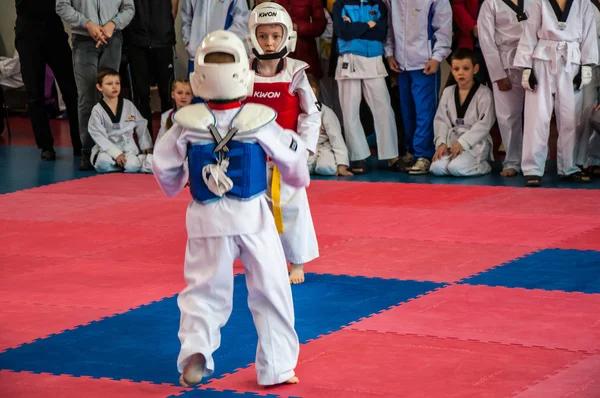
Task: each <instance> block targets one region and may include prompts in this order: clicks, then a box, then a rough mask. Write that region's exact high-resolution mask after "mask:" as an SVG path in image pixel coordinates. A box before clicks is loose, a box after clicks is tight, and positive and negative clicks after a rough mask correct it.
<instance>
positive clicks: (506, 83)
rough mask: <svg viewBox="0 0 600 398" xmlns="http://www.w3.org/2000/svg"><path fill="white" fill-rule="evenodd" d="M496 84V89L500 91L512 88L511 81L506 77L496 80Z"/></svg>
mask: <svg viewBox="0 0 600 398" xmlns="http://www.w3.org/2000/svg"><path fill="white" fill-rule="evenodd" d="M496 84H497V85H498V90H500V91H510V89H511V88H512V83H511V82H510V79H509V78H508V77H505V78H504V79H500V80H498V81H497V82H496Z"/></svg>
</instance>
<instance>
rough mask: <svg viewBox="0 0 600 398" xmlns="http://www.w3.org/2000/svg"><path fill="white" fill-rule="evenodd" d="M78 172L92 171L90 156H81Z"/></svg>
mask: <svg viewBox="0 0 600 398" xmlns="http://www.w3.org/2000/svg"><path fill="white" fill-rule="evenodd" d="M79 170H80V171H89V170H94V166H92V162H91V161H90V155H87V154H81V160H80V161H79Z"/></svg>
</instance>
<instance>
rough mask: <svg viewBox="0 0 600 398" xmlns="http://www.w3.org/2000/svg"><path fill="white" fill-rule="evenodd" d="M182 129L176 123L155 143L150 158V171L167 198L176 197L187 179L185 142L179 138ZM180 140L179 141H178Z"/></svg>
mask: <svg viewBox="0 0 600 398" xmlns="http://www.w3.org/2000/svg"><path fill="white" fill-rule="evenodd" d="M183 132H184V129H183V127H181V126H180V125H178V124H177V123H175V124H173V127H171V129H170V130H169V131H168V132H167V133H168V134H165V136H164V137H163V139H161V140H160V141H158V142H157V143H156V148H154V156H153V157H152V171H153V172H154V176H155V177H156V180H157V181H158V184H159V185H160V188H161V189H162V190H163V192H164V193H165V195H167V196H169V197H174V196H177V194H178V193H179V192H181V190H182V189H183V187H184V186H185V184H186V183H187V181H188V178H189V171H188V168H187V167H186V164H187V144H188V142H187V140H186V139H184V138H181V135H182V134H183ZM180 138H181V139H180Z"/></svg>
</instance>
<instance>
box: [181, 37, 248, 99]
mask: <svg viewBox="0 0 600 398" xmlns="http://www.w3.org/2000/svg"><path fill="white" fill-rule="evenodd" d="M215 52H221V53H227V54H231V55H233V57H234V62H233V63H226V64H211V63H208V64H207V63H205V62H204V59H205V57H206V55H207V54H210V53H215ZM190 84H191V86H192V91H193V92H194V95H195V96H197V97H200V98H203V99H205V100H207V101H208V100H228V99H235V98H240V97H246V96H248V95H249V94H251V93H252V88H253V86H254V72H253V71H251V70H250V68H249V60H248V54H247V52H246V48H245V46H244V42H242V40H241V39H240V38H239V37H237V36H236V35H235V34H233V33H231V32H228V31H226V30H217V31H215V32H212V33H210V34H209V35H208V36H206V37H205V38H204V40H202V44H200V46H199V47H198V50H196V56H195V57H194V72H192V73H191V74H190Z"/></svg>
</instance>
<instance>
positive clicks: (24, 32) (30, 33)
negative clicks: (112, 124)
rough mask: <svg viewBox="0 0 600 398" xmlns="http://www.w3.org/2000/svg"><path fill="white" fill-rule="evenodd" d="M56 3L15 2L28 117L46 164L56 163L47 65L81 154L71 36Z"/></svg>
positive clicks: (46, 0)
mask: <svg viewBox="0 0 600 398" xmlns="http://www.w3.org/2000/svg"><path fill="white" fill-rule="evenodd" d="M54 4H55V0H16V8H17V24H16V28H15V47H16V49H17V51H18V52H19V57H20V60H21V74H22V75H23V83H24V84H25V92H26V93H27V101H28V113H29V119H30V120H31V126H32V128H33V134H34V136H35V142H36V144H37V146H38V148H40V149H41V150H42V153H41V157H42V159H43V160H55V159H56V153H55V152H54V138H53V137H52V131H51V130H50V121H49V120H48V114H47V112H46V107H45V96H44V88H45V79H46V64H47V65H48V66H50V68H51V69H52V72H53V73H54V77H55V78H56V81H57V82H58V85H59V87H60V90H61V92H62V96H63V101H64V103H65V106H66V108H67V115H68V116H69V128H70V133H71V144H72V145H73V154H74V155H80V154H81V140H80V138H79V125H78V118H77V86H76V84H75V77H74V75H73V59H72V55H71V47H70V46H69V36H68V35H67V34H66V33H65V30H64V27H63V23H62V21H61V20H60V17H59V16H58V15H57V14H56V11H55V10H54Z"/></svg>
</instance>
